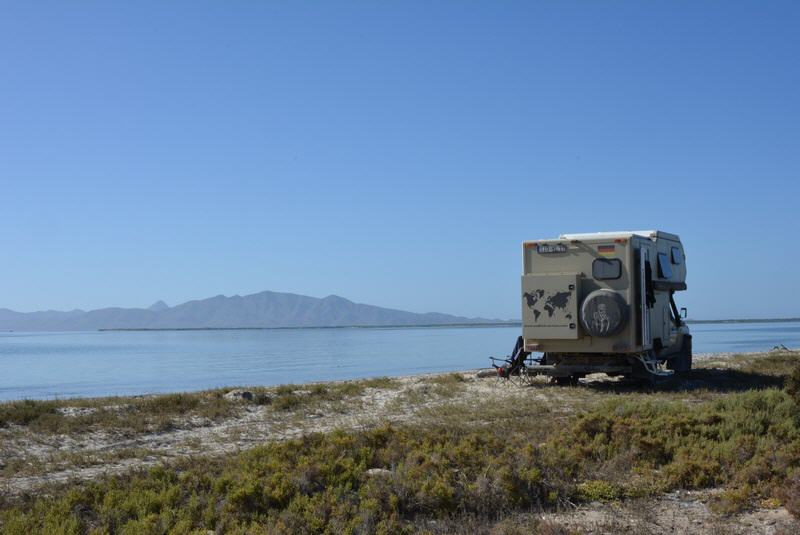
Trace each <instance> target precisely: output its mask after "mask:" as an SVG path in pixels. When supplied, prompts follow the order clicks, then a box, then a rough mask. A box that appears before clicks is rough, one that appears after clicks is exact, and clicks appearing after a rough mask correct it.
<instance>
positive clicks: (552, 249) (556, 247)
mask: <svg viewBox="0 0 800 535" xmlns="http://www.w3.org/2000/svg"><path fill="white" fill-rule="evenodd" d="M536 252H537V253H539V254H553V253H566V252H567V246H566V245H564V244H563V243H540V244H539V245H537V246H536Z"/></svg>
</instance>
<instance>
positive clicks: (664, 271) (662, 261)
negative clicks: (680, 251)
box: [658, 253, 672, 279]
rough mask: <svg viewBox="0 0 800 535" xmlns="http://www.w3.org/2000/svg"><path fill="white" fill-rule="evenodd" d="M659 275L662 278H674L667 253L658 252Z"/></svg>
mask: <svg viewBox="0 0 800 535" xmlns="http://www.w3.org/2000/svg"><path fill="white" fill-rule="evenodd" d="M658 276H659V277H661V278H662V279H670V278H672V266H671V265H670V263H669V258H667V253H658Z"/></svg>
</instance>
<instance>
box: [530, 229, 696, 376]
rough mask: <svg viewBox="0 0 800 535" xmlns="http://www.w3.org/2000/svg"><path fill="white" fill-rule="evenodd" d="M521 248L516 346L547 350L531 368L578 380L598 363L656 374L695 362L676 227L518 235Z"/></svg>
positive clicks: (612, 370)
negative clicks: (681, 304)
mask: <svg viewBox="0 0 800 535" xmlns="http://www.w3.org/2000/svg"><path fill="white" fill-rule="evenodd" d="M522 255H523V274H522V337H521V340H519V342H518V346H521V347H518V349H519V350H520V353H522V354H524V356H525V357H526V358H527V357H528V356H529V355H531V354H533V353H543V356H542V358H541V359H540V360H539V366H536V367H533V368H532V370H531V371H538V372H539V373H546V374H548V375H550V376H552V377H555V378H557V379H559V380H567V379H568V380H573V381H574V380H577V379H578V378H580V377H582V376H584V375H586V374H588V373H595V372H605V373H609V374H612V375H614V374H622V375H634V376H643V377H651V378H652V377H656V376H665V375H670V374H671V373H672V372H671V371H670V370H672V371H678V372H683V371H688V370H689V369H690V368H691V335H690V334H689V329H688V327H687V326H686V324H685V322H684V321H683V320H682V316H683V314H682V313H681V311H679V310H678V308H677V306H676V304H675V299H674V294H675V292H678V291H682V290H685V289H686V258H685V255H684V251H683V245H682V244H681V241H680V238H679V237H678V236H676V235H674V234H669V233H666V232H660V231H624V232H601V233H593V234H563V235H561V236H560V237H558V238H556V239H547V240H535V241H526V242H524V243H523V244H522ZM683 312H684V313H685V309H683ZM665 368H666V370H665Z"/></svg>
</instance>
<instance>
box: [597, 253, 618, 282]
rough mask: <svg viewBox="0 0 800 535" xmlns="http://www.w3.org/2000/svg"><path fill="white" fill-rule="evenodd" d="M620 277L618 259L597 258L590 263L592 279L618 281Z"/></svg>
mask: <svg viewBox="0 0 800 535" xmlns="http://www.w3.org/2000/svg"><path fill="white" fill-rule="evenodd" d="M621 276H622V262H620V261H619V258H610V259H609V258H597V259H595V261H594V262H592V277H594V278H595V279H597V280H609V279H618V278H620V277H621Z"/></svg>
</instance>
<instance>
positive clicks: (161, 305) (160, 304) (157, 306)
mask: <svg viewBox="0 0 800 535" xmlns="http://www.w3.org/2000/svg"><path fill="white" fill-rule="evenodd" d="M168 308H169V306H168V305H167V304H166V303H165V302H164V301H161V300H159V301H156V302H155V303H153V304H152V305H150V306H149V307H147V310H152V311H153V312H161V311H162V310H166V309H168Z"/></svg>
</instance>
